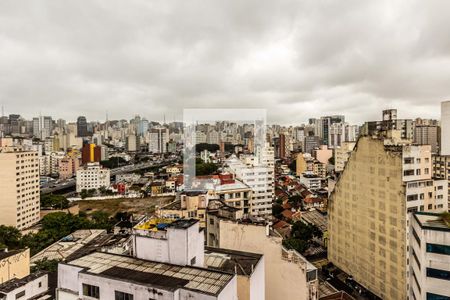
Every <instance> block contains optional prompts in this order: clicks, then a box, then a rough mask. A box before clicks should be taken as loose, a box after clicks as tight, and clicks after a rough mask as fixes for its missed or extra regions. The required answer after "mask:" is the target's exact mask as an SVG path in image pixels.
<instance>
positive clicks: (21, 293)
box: [16, 291, 25, 299]
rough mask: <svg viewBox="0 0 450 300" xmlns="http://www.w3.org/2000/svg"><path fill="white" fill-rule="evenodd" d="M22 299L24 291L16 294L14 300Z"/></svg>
mask: <svg viewBox="0 0 450 300" xmlns="http://www.w3.org/2000/svg"><path fill="white" fill-rule="evenodd" d="M22 297H25V291H21V292H19V293H17V294H16V299H20V298H22Z"/></svg>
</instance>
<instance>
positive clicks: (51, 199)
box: [41, 194, 70, 209]
mask: <svg viewBox="0 0 450 300" xmlns="http://www.w3.org/2000/svg"><path fill="white" fill-rule="evenodd" d="M69 203H70V202H69V200H67V198H66V197H64V196H63V195H53V194H45V195H41V207H42V208H52V209H65V208H68V207H69Z"/></svg>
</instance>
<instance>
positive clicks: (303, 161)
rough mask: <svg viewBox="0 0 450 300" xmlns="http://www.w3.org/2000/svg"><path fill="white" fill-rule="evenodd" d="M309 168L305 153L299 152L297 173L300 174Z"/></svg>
mask: <svg viewBox="0 0 450 300" xmlns="http://www.w3.org/2000/svg"><path fill="white" fill-rule="evenodd" d="M307 170H308V164H307V163H306V159H305V156H304V154H303V153H298V154H297V158H296V160H295V175H297V176H300V175H302V174H303V173H305V172H306V171H307Z"/></svg>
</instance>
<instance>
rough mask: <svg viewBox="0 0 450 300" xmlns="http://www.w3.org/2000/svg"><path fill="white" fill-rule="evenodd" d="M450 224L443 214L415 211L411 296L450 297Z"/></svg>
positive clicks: (428, 299)
mask: <svg viewBox="0 0 450 300" xmlns="http://www.w3.org/2000/svg"><path fill="white" fill-rule="evenodd" d="M447 222H448V221H447ZM449 225H450V224H448V223H446V222H445V221H444V220H443V218H442V217H441V216H440V215H439V214H433V213H415V214H413V217H412V218H411V234H410V235H409V239H410V246H409V261H410V274H411V275H410V278H409V286H410V289H409V297H410V299H417V300H434V299H450V226H449Z"/></svg>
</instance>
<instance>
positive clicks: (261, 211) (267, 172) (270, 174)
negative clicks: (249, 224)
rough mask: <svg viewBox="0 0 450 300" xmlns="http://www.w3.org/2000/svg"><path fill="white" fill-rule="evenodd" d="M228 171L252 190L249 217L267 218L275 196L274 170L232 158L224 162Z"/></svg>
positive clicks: (263, 165) (266, 166)
mask: <svg viewBox="0 0 450 300" xmlns="http://www.w3.org/2000/svg"><path fill="white" fill-rule="evenodd" d="M226 164H227V165H228V171H229V172H230V173H233V174H234V175H235V176H236V178H237V179H239V180H241V181H242V182H243V183H244V184H246V185H248V186H249V187H250V188H251V189H252V197H251V200H250V211H249V213H250V215H253V216H261V217H269V216H270V215H271V214H272V201H273V198H274V195H275V188H274V176H275V174H274V169H273V167H270V166H268V165H265V164H255V165H251V164H244V163H243V162H242V161H241V160H239V159H238V158H236V157H235V156H232V157H231V158H230V159H228V160H227V161H226Z"/></svg>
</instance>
